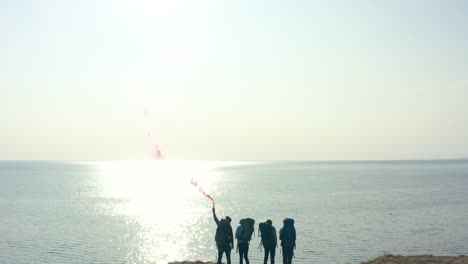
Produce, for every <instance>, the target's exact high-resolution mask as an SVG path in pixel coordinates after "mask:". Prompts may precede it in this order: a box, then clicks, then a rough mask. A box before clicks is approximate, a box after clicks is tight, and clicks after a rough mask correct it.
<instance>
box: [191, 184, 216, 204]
mask: <svg viewBox="0 0 468 264" xmlns="http://www.w3.org/2000/svg"><path fill="white" fill-rule="evenodd" d="M190 183H191V184H192V185H193V186H195V188H197V187H198V190H199V191H200V192H201V193H202V194H203V195H204V196H205V197H206V198H208V199H210V200H211V201H212V202H213V203H214V199H213V197H211V195H209V194H207V193H206V192H205V191H204V190H203V188H202V187H201V186H198V183H197V182H196V181H195V180H194V179H193V178H192V179H191V180H190Z"/></svg>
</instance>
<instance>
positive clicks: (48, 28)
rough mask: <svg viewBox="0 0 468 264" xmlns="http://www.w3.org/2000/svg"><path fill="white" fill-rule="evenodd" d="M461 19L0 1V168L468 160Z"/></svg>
mask: <svg viewBox="0 0 468 264" xmlns="http://www.w3.org/2000/svg"><path fill="white" fill-rule="evenodd" d="M467 10H468V2H467V1H461V0H460V1H457V0H448V1H420V0H416V1H400V0H397V1H370V0H369V1H367V0H363V1H357V2H355V1H352V2H351V1H305V0H304V1H301V0H298V1H270V2H265V1H252V0H239V1H214V0H201V1H195V0H175V1H162V0H157V1H150V0H118V1H111V0H102V1H66V0H65V1H58V0H53V1H46V2H43V1H34V0H25V1H2V2H0V34H1V37H2V40H3V41H1V42H0V58H1V59H0V92H1V94H0V120H1V121H2V124H1V129H0V146H1V148H0V159H8V160H16V159H19V160H21V159H34V160H114V159H148V158H150V157H151V155H152V154H151V153H152V151H153V146H154V145H155V144H158V145H159V146H161V150H162V151H163V152H164V154H165V155H167V156H168V157H169V158H171V159H198V160H343V159H344V160H359V159H366V160H368V159H372V160H373V159H432V158H442V159H444V158H463V157H468V137H466V135H467V134H468V118H466V116H468V107H467V104H466V102H467V101H468V78H467V75H466V73H467V72H468V52H467V48H466V47H468V31H467V30H466V25H468V16H466V12H467ZM145 112H147V113H149V114H148V115H145Z"/></svg>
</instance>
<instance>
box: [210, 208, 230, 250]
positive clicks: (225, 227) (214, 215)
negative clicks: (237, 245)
mask: <svg viewBox="0 0 468 264" xmlns="http://www.w3.org/2000/svg"><path fill="white" fill-rule="evenodd" d="M213 218H214V221H215V223H216V225H217V226H218V227H217V228H216V236H218V233H219V232H223V233H226V234H228V236H229V243H230V246H231V247H234V235H233V233H232V227H231V223H230V222H229V221H228V220H227V219H221V221H222V222H223V224H222V225H220V223H221V221H220V220H219V219H218V217H216V213H215V212H213ZM221 229H226V230H221ZM216 244H217V245H218V246H224V245H219V244H218V241H216Z"/></svg>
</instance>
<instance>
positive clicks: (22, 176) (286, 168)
mask: <svg viewBox="0 0 468 264" xmlns="http://www.w3.org/2000/svg"><path fill="white" fill-rule="evenodd" d="M192 177H195V178H196V179H197V180H198V181H199V182H200V183H201V184H203V186H204V189H205V190H206V191H207V192H208V193H210V194H211V195H212V196H213V197H214V198H215V200H216V207H217V212H218V215H219V217H224V216H226V215H229V216H231V217H232V218H233V224H234V228H235V227H236V226H237V224H236V223H237V222H238V220H239V219H240V218H243V217H252V218H254V219H256V220H257V223H259V222H263V221H266V220H267V219H271V220H272V221H273V225H274V226H276V228H277V230H279V228H280V227H281V222H282V219H284V218H285V217H291V218H294V219H295V220H296V229H297V234H298V235H297V250H296V252H295V259H294V260H293V263H299V264H300V263H303V264H305V263H359V262H361V261H364V260H366V259H369V258H372V257H375V256H378V255H382V254H385V253H392V254H434V255H460V254H468V161H466V160H465V161H463V160H459V161H419V162H273V163H267V162H263V163H254V162H250V163H246V162H188V161H164V162H156V161H152V162H143V161H141V162H29V161H28V162H25V161H1V162H0V263H35V264H36V263H158V264H159V263H167V262H168V261H174V260H214V259H215V256H216V250H215V244H214V234H215V223H214V222H213V219H212V215H211V206H212V204H211V202H210V201H209V200H208V199H206V198H205V197H203V195H202V194H201V193H199V192H198V191H197V190H196V188H194V187H193V186H192V185H191V184H190V179H191V178H192ZM258 245H259V238H258V237H254V238H253V240H252V242H251V245H250V258H251V263H261V259H262V252H260V250H259V249H258ZM233 260H234V261H233V263H238V258H237V255H235V254H234V255H233ZM276 260H277V262H278V263H281V261H280V260H281V254H280V252H279V249H278V251H277V257H276Z"/></svg>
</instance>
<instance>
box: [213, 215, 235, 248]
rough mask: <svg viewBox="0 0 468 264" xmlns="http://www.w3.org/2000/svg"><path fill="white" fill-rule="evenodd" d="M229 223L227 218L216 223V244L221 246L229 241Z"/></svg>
mask: <svg viewBox="0 0 468 264" xmlns="http://www.w3.org/2000/svg"><path fill="white" fill-rule="evenodd" d="M230 227H231V223H230V222H229V221H228V220H227V219H221V220H220V221H219V224H218V228H216V235H215V241H216V245H218V246H223V245H227V244H229V242H230V238H229V236H230V235H231V232H230Z"/></svg>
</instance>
